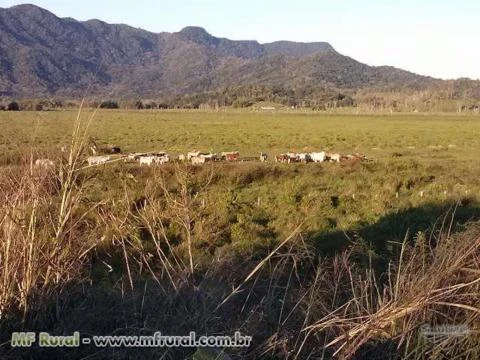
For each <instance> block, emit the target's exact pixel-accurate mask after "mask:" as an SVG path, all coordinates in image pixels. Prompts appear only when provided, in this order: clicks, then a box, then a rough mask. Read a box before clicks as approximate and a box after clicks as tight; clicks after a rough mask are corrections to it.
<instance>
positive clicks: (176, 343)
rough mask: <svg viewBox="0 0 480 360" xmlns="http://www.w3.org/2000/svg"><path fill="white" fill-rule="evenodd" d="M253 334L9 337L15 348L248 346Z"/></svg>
mask: <svg viewBox="0 0 480 360" xmlns="http://www.w3.org/2000/svg"><path fill="white" fill-rule="evenodd" d="M251 341H252V337H251V336H245V335H242V334H241V333H240V332H238V331H237V332H235V333H234V334H233V336H223V335H220V336H206V335H201V336H197V334H196V333H195V332H194V331H191V332H190V333H189V334H188V335H186V336H167V335H162V333H161V332H159V331H157V332H155V333H154V334H153V335H109V336H100V335H92V336H84V335H81V334H80V332H78V331H76V332H74V333H73V334H71V335H67V336H65V335H62V336H59V335H51V334H50V333H47V332H39V333H35V332H14V333H12V337H11V340H10V344H11V346H12V347H31V346H39V347H47V348H48V347H80V346H82V345H93V346H96V347H220V348H222V347H248V346H250V343H251Z"/></svg>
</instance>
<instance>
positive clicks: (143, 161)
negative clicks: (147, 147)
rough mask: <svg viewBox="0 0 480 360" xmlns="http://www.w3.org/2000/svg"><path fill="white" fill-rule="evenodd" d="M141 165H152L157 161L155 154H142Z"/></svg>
mask: <svg viewBox="0 0 480 360" xmlns="http://www.w3.org/2000/svg"><path fill="white" fill-rule="evenodd" d="M139 161H140V165H148V166H150V165H152V164H153V162H154V161H155V156H140V158H139Z"/></svg>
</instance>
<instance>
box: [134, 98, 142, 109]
mask: <svg viewBox="0 0 480 360" xmlns="http://www.w3.org/2000/svg"><path fill="white" fill-rule="evenodd" d="M135 108H136V109H137V110H142V109H143V108H144V106H143V102H141V101H140V100H138V101H136V102H135Z"/></svg>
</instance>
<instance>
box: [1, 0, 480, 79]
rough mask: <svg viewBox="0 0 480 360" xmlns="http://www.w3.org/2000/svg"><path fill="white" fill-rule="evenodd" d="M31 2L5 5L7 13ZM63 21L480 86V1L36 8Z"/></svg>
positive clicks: (141, 1) (278, 0) (47, 3)
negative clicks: (290, 51) (270, 47)
mask: <svg viewBox="0 0 480 360" xmlns="http://www.w3.org/2000/svg"><path fill="white" fill-rule="evenodd" d="M21 3H24V1H15V0H0V7H9V6H12V5H16V4H21ZM31 3H34V4H35V5H38V6H41V7H43V8H46V9H48V10H50V11H52V12H53V13H55V14H56V15H58V16H60V17H73V18H75V19H78V20H87V19H91V18H98V19H101V20H104V21H106V22H110V23H126V24H129V25H132V26H135V27H140V28H143V29H145V30H149V31H154V32H161V31H168V32H173V31H179V30H180V29H181V28H182V27H184V26H187V25H197V26H202V27H204V28H205V29H206V30H207V31H208V32H210V33H211V34H212V35H215V36H218V37H227V38H230V39H235V40H240V39H254V40H258V41H259V42H270V41H275V40H293V41H304V42H307V41H327V42H329V43H330V44H332V45H333V47H334V48H335V49H336V50H337V51H339V52H340V53H342V54H345V55H348V56H351V57H353V58H355V59H356V60H359V61H361V62H364V63H367V64H370V65H392V66H396V67H400V68H403V69H405V70H410V71H413V72H416V73H419V74H424V75H431V76H435V77H440V78H457V77H470V78H474V79H480V43H479V39H480V24H479V16H480V0H396V1H388V0H383V1H380V0H343V1H332V0H328V1H323V0H296V1H292V0H287V1H283V0H265V1H260V0H237V1H214V0H203V1H194V0H176V1H175V0H158V1H154V0H135V1H127V0H115V1H98V0H81V1H76V0H70V1H68V0H37V1H35V0H33V1H31Z"/></svg>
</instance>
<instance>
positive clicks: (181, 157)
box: [178, 154, 187, 161]
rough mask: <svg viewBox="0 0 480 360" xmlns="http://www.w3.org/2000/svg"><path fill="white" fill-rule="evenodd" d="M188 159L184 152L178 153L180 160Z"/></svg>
mask: <svg viewBox="0 0 480 360" xmlns="http://www.w3.org/2000/svg"><path fill="white" fill-rule="evenodd" d="M186 159H187V157H186V156H185V155H184V154H180V155H178V160H179V161H185V160H186Z"/></svg>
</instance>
